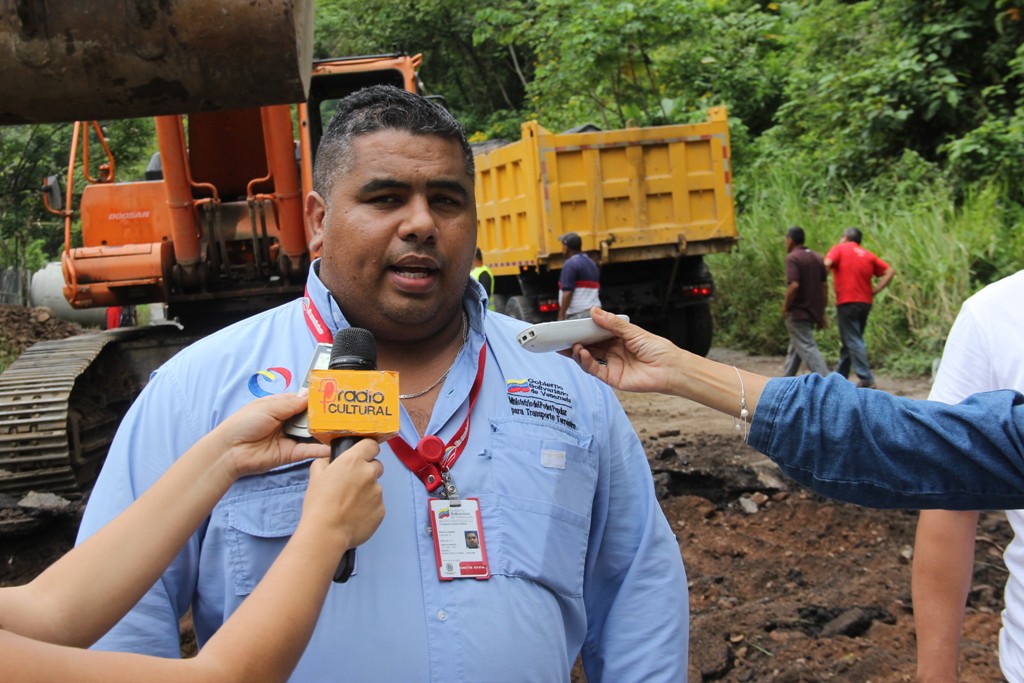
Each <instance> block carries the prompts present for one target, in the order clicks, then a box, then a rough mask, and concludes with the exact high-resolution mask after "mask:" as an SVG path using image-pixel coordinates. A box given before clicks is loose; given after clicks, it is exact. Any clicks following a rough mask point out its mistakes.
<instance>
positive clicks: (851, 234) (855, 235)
mask: <svg viewBox="0 0 1024 683" xmlns="http://www.w3.org/2000/svg"><path fill="white" fill-rule="evenodd" d="M843 237H845V238H846V239H848V240H850V241H851V242H856V243H857V244H860V241H861V240H862V239H864V235H863V234H862V233H861V231H860V230H858V229H857V228H847V229H846V230H843Z"/></svg>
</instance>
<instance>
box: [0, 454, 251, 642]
mask: <svg viewBox="0 0 1024 683" xmlns="http://www.w3.org/2000/svg"><path fill="white" fill-rule="evenodd" d="M219 451H220V452H219ZM233 481H234V476H233V474H232V473H231V469H230V466H229V464H228V463H227V456H226V454H225V453H224V452H223V450H222V449H221V448H219V444H218V442H217V441H216V439H215V438H214V437H211V436H207V437H204V439H203V440H202V441H200V442H199V443H198V444H197V445H196V447H194V448H193V449H192V450H190V451H189V452H188V453H186V454H185V455H184V456H182V458H181V459H180V460H179V461H178V462H176V463H175V464H174V466H172V467H171V468H170V469H169V470H168V471H167V472H166V473H165V475H164V476H162V477H161V478H160V479H159V480H158V481H157V482H156V483H155V484H153V486H152V487H150V488H149V489H148V490H147V491H146V492H145V493H144V494H143V495H142V496H141V497H140V498H139V499H138V500H137V501H136V502H135V504H133V505H132V506H131V507H130V508H128V509H127V510H125V511H124V512H123V513H122V514H121V515H119V516H118V517H117V518H116V519H114V520H113V521H112V522H111V523H110V524H108V525H107V526H106V527H104V528H103V529H101V530H100V531H99V532H98V533H97V534H96V535H95V536H93V537H91V538H89V539H88V540H87V541H85V542H84V543H83V544H82V545H80V546H78V547H77V548H74V549H73V550H71V552H69V553H68V554H67V555H65V556H64V557H62V558H61V559H59V560H58V561H57V562H56V563H54V564H53V565H52V566H51V567H50V568H48V569H47V570H46V571H45V572H43V573H42V574H41V575H40V576H39V577H38V578H37V579H36V580H35V581H33V582H32V583H30V584H28V585H26V586H23V587H20V588H16V589H9V590H13V591H16V593H17V604H16V605H15V608H14V609H10V610H6V611H5V622H4V623H5V626H6V627H7V628H8V629H9V630H11V631H13V632H16V633H20V634H21V635H26V636H29V637H32V638H37V639H40V640H44V641H47V642H52V643H58V644H65V645H74V646H87V645H91V644H92V643H93V642H94V641H95V640H96V639H97V638H99V637H100V636H101V635H103V634H104V633H105V632H106V631H107V630H108V629H110V628H111V627H112V626H113V625H114V624H116V623H117V621H118V619H120V618H121V616H123V615H124V613H125V612H127V611H128V609H130V608H131V606H132V605H134V604H135V602H137V601H138V599H139V598H140V597H141V596H142V595H143V594H144V593H145V591H146V590H148V589H149V588H150V587H151V586H152V585H153V583H154V582H155V581H156V580H157V579H158V578H159V577H160V574H161V573H162V572H163V571H164V569H166V568H167V565H169V564H170V563H171V561H172V560H173V559H174V557H175V555H176V554H177V553H178V551H179V550H180V549H181V547H182V546H183V545H184V543H185V542H186V541H187V540H188V538H189V536H191V534H192V533H193V532H194V531H195V529H196V528H197V527H198V526H199V524H200V523H201V522H202V520H203V519H204V518H205V517H206V515H208V514H209V512H210V510H212V509H213V506H214V505H215V504H216V503H217V501H218V500H219V499H220V497H221V496H222V495H224V493H225V492H226V491H227V490H228V488H229V487H230V486H231V484H232V482H233ZM115 568H116V571H115V570H114V569H115ZM82 586H88V587H89V589H88V590H82V589H81V587H82ZM17 605H22V606H25V607H27V606H31V610H29V611H26V610H24V609H19V608H18V607H17Z"/></svg>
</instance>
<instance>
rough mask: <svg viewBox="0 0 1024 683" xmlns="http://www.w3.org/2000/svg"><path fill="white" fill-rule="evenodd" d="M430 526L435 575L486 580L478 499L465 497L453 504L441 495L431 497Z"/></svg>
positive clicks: (488, 574) (446, 578)
mask: <svg viewBox="0 0 1024 683" xmlns="http://www.w3.org/2000/svg"><path fill="white" fill-rule="evenodd" d="M430 526H431V529H432V531H433V534H434V557H435V558H436V560H437V578H439V579H440V580H442V581H451V580H452V579H481V580H482V579H489V578H491V567H490V565H489V564H488V562H487V546H486V545H485V544H484V526H483V523H482V522H481V519H480V500H479V499H477V498H464V499H462V504H461V505H459V506H453V505H452V504H451V503H450V502H449V501H447V500H444V499H441V498H431V499H430Z"/></svg>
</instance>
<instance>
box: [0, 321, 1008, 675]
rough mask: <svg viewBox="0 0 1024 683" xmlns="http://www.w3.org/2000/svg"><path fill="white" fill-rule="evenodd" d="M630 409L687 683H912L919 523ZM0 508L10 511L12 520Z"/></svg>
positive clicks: (983, 621)
mask: <svg viewBox="0 0 1024 683" xmlns="http://www.w3.org/2000/svg"><path fill="white" fill-rule="evenodd" d="M16 308H18V307H2V306H0V337H8V336H9V335H10V333H9V332H8V331H9V330H11V331H15V330H22V331H23V332H24V333H21V332H15V335H16V338H17V339H26V340H31V337H32V335H34V334H41V335H43V334H50V335H54V334H64V333H74V332H75V330H74V329H67V328H66V329H64V330H63V332H55V331H53V330H52V329H49V328H47V327H46V325H47V321H45V320H44V321H42V322H32V320H36V319H38V318H39V317H42V315H41V314H40V313H39V312H38V311H36V312H35V313H33V312H32V309H21V310H20V311H12V310H11V309H16ZM58 322H59V321H58ZM54 324H56V323H50V325H51V327H52V326H53V325H54ZM33 330H35V332H33ZM64 336H66V334H64ZM39 338H40V339H48V338H54V337H53V336H41V337H39ZM0 341H2V340H0ZM18 343H19V344H20V343H21V342H18ZM711 355H712V357H714V358H716V359H718V360H722V361H725V362H728V363H730V364H734V365H739V366H740V367H743V368H746V369H750V370H754V371H758V372H761V373H764V374H769V375H771V374H776V373H778V371H779V369H780V368H781V366H782V359H781V358H776V357H761V356H747V355H745V354H741V353H736V352H731V351H727V350H723V349H714V350H712V354H711ZM879 388H880V390H883V391H889V392H891V393H894V394H900V395H907V396H911V397H917V398H922V397H924V396H926V395H927V392H928V381H927V379H926V378H895V377H889V376H886V375H885V374H884V372H883V373H880V376H879ZM620 397H621V399H622V402H623V404H624V406H625V408H626V411H627V412H628V413H629V415H630V417H631V418H632V420H633V423H634V425H635V427H636V429H637V431H638V432H639V434H640V436H641V437H642V439H643V441H644V444H645V447H646V449H647V452H648V456H649V459H650V462H651V467H652V470H653V472H654V477H655V482H656V485H657V487H658V489H659V491H660V492H661V494H662V496H663V498H662V505H663V508H664V510H665V513H666V515H667V517H668V520H669V522H670V523H671V524H672V527H673V529H674V530H675V532H676V534H677V536H678V538H679V547H680V552H681V553H682V556H683V559H684V561H685V563H686V567H687V573H688V576H689V584H690V608H691V637H690V680H691V681H693V682H701V681H723V682H734V681H735V682H760V681H780V682H785V683H798V682H811V681H829V680H833V681H853V682H856V683H867V682H869V681H870V682H871V683H896V682H902V681H912V680H913V675H914V667H915V654H914V628H913V613H912V610H913V606H912V604H911V594H910V559H911V557H912V555H913V543H914V527H915V523H916V514H915V513H913V512H899V511H878V510H868V509H865V508H860V507H856V506H853V505H847V504H843V503H835V502H831V501H828V500H825V499H823V498H820V497H818V496H816V495H814V494H811V493H809V492H808V491H806V490H804V489H801V488H800V487H798V486H796V485H794V484H791V483H788V482H787V481H786V480H784V479H783V478H782V477H781V475H779V474H778V472H777V471H776V470H775V468H774V466H773V465H771V464H770V463H769V462H768V461H767V460H765V459H764V458H762V457H761V456H760V455H758V454H757V453H755V452H754V451H753V450H751V449H750V448H748V447H747V446H745V445H744V444H743V443H742V442H741V441H740V440H739V438H738V437H737V435H736V432H735V430H734V428H733V422H732V420H731V419H730V418H727V417H723V416H720V415H718V414H716V413H714V412H712V411H709V410H706V409H704V408H701V407H699V406H696V405H694V404H692V403H689V402H687V401H683V400H682V399H676V398H671V397H665V396H650V395H638V394H621V395H620ZM7 504H8V505H10V504H11V503H10V502H8V503H7ZM3 507H4V503H3V502H2V501H0V518H2V515H3ZM79 515H80V508H79V506H78V505H77V504H72V505H71V506H69V507H68V508H67V509H65V510H63V511H59V512H50V513H48V514H45V515H40V516H37V518H36V520H37V522H36V523H35V524H34V526H33V528H32V529H31V530H27V531H25V532H24V533H22V534H20V535H16V536H10V535H9V536H6V537H2V538H0V585H13V584H18V583H22V582H25V581H28V580H30V579H31V578H32V577H33V576H35V575H36V574H37V573H38V572H40V571H41V570H42V569H43V568H45V567H46V566H47V565H48V564H49V563H51V562H53V560H55V559H56V558H57V557H59V556H60V554H61V553H63V552H66V550H67V549H68V548H70V546H71V543H72V542H73V540H74V535H75V529H76V527H77V523H78V519H79ZM979 539H980V540H979V543H978V544H977V555H976V564H975V577H974V586H973V589H972V591H971V596H970V604H969V607H968V612H967V618H966V621H965V635H964V644H963V647H962V650H961V662H962V664H961V668H962V681H964V683H992V682H998V681H1001V680H1002V678H1001V676H1000V674H999V668H998V664H997V656H996V645H997V632H998V621H999V619H998V612H999V610H1000V609H1001V608H1002V587H1003V583H1004V581H1005V569H1004V567H1003V563H1002V558H1001V554H1002V549H1003V548H1004V547H1005V546H1006V544H1007V543H1008V542H1009V539H1010V529H1009V526H1008V524H1007V523H1006V520H1005V516H1004V515H1003V514H1002V513H985V514H983V515H982V522H981V526H980V528H979ZM576 678H578V679H579V680H582V677H581V676H579V675H577V677H576Z"/></svg>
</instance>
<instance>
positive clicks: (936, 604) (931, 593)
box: [911, 510, 978, 683]
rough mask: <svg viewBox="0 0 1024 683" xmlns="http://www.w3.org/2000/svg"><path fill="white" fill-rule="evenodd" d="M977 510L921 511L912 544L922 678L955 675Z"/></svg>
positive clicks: (928, 682)
mask: <svg viewBox="0 0 1024 683" xmlns="http://www.w3.org/2000/svg"><path fill="white" fill-rule="evenodd" d="M977 521H978V513H976V512H950V511H945V510H928V511H923V512H922V513H921V516H920V519H919V521H918V525H917V537H916V540H915V547H914V566H913V582H912V585H911V589H912V594H913V602H914V626H915V628H916V630H917V676H918V681H920V682H921V683H939V682H947V681H956V680H957V664H958V661H959V652H960V633H961V630H962V628H963V615H964V605H965V603H966V601H967V593H968V592H969V591H970V587H971V578H972V576H973V571H974V535H975V531H976V527H977Z"/></svg>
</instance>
